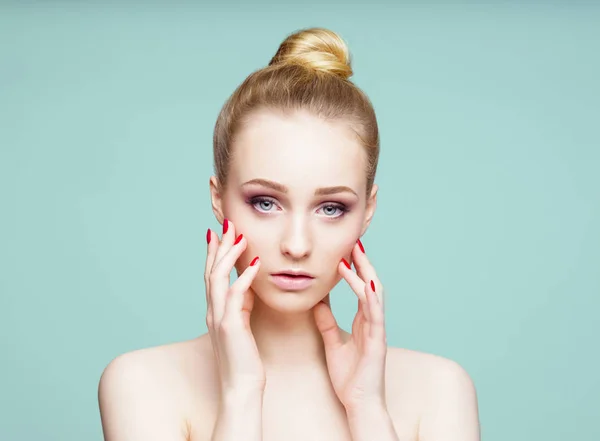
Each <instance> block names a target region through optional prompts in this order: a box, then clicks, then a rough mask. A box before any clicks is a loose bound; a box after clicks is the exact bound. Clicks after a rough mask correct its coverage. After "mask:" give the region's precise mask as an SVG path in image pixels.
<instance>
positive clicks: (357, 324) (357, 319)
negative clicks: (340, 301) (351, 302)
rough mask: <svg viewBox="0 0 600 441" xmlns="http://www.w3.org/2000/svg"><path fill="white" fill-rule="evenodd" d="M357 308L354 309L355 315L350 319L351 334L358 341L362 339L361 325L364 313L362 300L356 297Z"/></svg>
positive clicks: (363, 321) (363, 320)
mask: <svg viewBox="0 0 600 441" xmlns="http://www.w3.org/2000/svg"><path fill="white" fill-rule="evenodd" d="M357 304H358V309H357V311H356V315H355V316H354V320H353V321H352V335H353V336H356V338H357V339H358V341H360V342H361V341H362V338H363V332H362V331H363V325H364V323H365V314H364V308H363V302H362V301H361V300H360V299H357Z"/></svg>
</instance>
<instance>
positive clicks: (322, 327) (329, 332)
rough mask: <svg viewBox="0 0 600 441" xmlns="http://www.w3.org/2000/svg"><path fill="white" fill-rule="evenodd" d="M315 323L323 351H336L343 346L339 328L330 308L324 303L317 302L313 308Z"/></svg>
mask: <svg viewBox="0 0 600 441" xmlns="http://www.w3.org/2000/svg"><path fill="white" fill-rule="evenodd" d="M313 314H314V316H315V323H316V324H317V328H318V329H319V332H320V333H321V336H322V337H323V343H325V349H326V350H329V349H336V348H338V347H340V346H341V345H342V344H343V341H342V335H341V333H340V328H339V327H338V324H337V321H336V320H335V317H334V316H333V313H332V312H331V308H330V307H329V306H328V305H327V304H325V303H324V302H319V303H317V304H316V305H315V307H314V308H313Z"/></svg>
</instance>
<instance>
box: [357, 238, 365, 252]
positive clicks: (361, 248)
mask: <svg viewBox="0 0 600 441" xmlns="http://www.w3.org/2000/svg"><path fill="white" fill-rule="evenodd" d="M357 242H358V247H359V248H360V250H361V251H362V252H363V253H364V252H365V247H363V244H362V242H361V241H360V239H358V241H357Z"/></svg>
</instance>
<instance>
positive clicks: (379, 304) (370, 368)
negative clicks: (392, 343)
mask: <svg viewBox="0 0 600 441" xmlns="http://www.w3.org/2000/svg"><path fill="white" fill-rule="evenodd" d="M363 250H364V248H363V247H362V244H361V243H360V240H359V241H358V242H357V244H356V245H355V246H354V249H353V250H352V259H353V261H354V265H355V267H356V269H357V272H358V274H357V273H355V272H354V271H352V269H350V266H349V265H347V262H346V261H345V260H342V262H340V263H339V266H338V271H339V272H340V274H341V275H342V277H343V278H344V279H346V281H347V282H348V284H349V285H350V287H351V288H352V290H353V291H354V292H355V293H356V295H357V296H358V312H357V314H356V316H355V317H354V321H353V323H352V335H351V337H350V339H349V340H348V341H346V342H344V341H343V340H342V336H341V333H340V329H339V328H338V325H337V322H336V320H335V317H334V316H333V313H332V312H331V309H330V308H329V306H327V305H326V304H325V303H322V302H321V303H319V304H317V305H316V306H315V307H314V315H315V321H316V323H317V327H318V328H319V331H320V332H321V335H322V337H323V342H324V344H325V355H326V359H327V368H328V371H329V376H330V378H331V383H332V385H333V388H334V390H335V393H336V394H337V396H338V399H339V400H340V401H341V403H342V404H343V405H344V407H345V408H346V411H347V412H350V413H353V412H355V411H359V409H364V408H367V407H370V408H372V407H373V406H376V407H377V408H381V409H385V408H386V402H385V360H386V355H387V342H386V335H385V324H384V312H383V288H382V286H381V283H380V282H379V279H378V278H377V275H376V273H375V270H374V268H373V266H372V265H371V263H370V262H369V260H368V259H367V256H366V255H365V253H364V251H363Z"/></svg>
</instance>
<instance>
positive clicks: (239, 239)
mask: <svg viewBox="0 0 600 441" xmlns="http://www.w3.org/2000/svg"><path fill="white" fill-rule="evenodd" d="M242 237H244V235H243V234H240V235H239V236H238V237H237V239H236V240H235V242H233V244H234V245H237V244H238V243H240V241H241V240H242Z"/></svg>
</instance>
